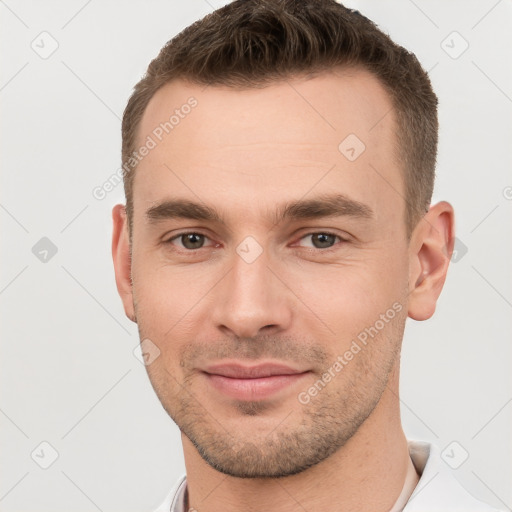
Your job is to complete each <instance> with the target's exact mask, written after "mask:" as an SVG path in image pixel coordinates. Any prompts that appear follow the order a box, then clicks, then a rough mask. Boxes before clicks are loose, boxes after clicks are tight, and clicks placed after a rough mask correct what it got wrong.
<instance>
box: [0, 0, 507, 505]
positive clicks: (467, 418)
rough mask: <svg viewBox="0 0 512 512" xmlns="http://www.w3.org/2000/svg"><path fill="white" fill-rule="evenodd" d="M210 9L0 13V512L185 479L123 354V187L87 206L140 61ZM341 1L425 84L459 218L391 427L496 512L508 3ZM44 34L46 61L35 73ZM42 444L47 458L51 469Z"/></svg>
mask: <svg viewBox="0 0 512 512" xmlns="http://www.w3.org/2000/svg"><path fill="white" fill-rule="evenodd" d="M223 3H226V2H223ZM220 5H221V2H214V1H212V0H209V1H206V0H194V1H187V2H178V1H168V0H167V1H161V0H159V1H156V0H155V1H145V2H143V1H142V0H137V1H121V0H115V1H114V0H107V1H101V2H100V1H99V0H89V1H84V0H72V1H70V0H68V1H63V0H62V1H55V0H54V1H45V2H36V1H31V2H29V1H18V2H16V1H14V0H5V1H0V13H1V29H0V34H1V36H0V37H1V44H2V48H3V59H2V67H1V71H2V73H1V78H0V88H1V93H0V98H1V101H2V124H1V130H2V132H1V142H2V151H1V162H2V174H1V183H0V222H1V229H2V243H1V258H2V265H1V266H0V307H1V312H2V319H1V321H2V323H1V325H2V338H1V342H2V347H1V350H2V354H1V374H0V379H1V382H0V384H1V388H0V389H1V394H0V429H1V450H2V452H1V457H2V464H1V466H0V471H1V473H0V510H1V511H5V512H7V511H9V512H14V511H24V512H36V511H37V512H40V511H52V512H58V511H69V510H72V511H74V512H79V511H91V510H101V511H105V512H106V511H120V510H123V511H134V512H135V511H137V512H140V511H143V510H151V509H152V508H154V507H156V506H157V505H158V504H159V503H160V502H161V500H162V498H163V497H164V495H165V494H166V493H167V492H168V491H169V489H170V488H171V486H172V485H174V482H175V480H176V479H177V478H178V476H179V475H181V474H182V473H183V471H184V465H183V457H182V451H181V444H180V437H179V431H178V429H177V427H176V426H175V425H174V423H173V422H172V421H171V420H170V418H169V417H168V416H167V415H166V413H165V412H164V410H163V409H162V408H161V406H160V403H159V402H158V400H157V398H156V396H155V395H154V392H153V390H152V388H151V385H150V383H149V380H148V378H147V376H146V371H145V368H144V367H143V365H142V364H141V363H140V362H139V361H138V360H137V359H136V357H135V356H134V354H133V350H134V348H135V347H136V345H137V343H138V335H137V330H136V326H135V325H134V324H132V323H131V322H130V321H129V320H127V319H126V318H125V316H124V313H123V309H122V306H121V301H120V299H119V297H118V295H117V291H116V288H115V282H114V273H113V267H112V261H111V254H110V243H111V240H110V238H111V209H112V206H113V205H114V204H116V203H118V202H123V201H124V197H123V190H122V186H121V185H120V186H118V187H116V188H115V189H114V190H113V191H112V192H111V193H110V194H109V195H108V196H107V197H106V198H105V199H103V200H102V201H100V200H97V199H95V198H94V197H93V195H92V190H93V188H94V187H96V186H98V185H101V184H102V183H103V182H104V181H105V180H107V179H108V178H109V177H110V176H111V175H112V174H113V173H115V171H116V170H117V169H118V167H119V162H120V117H121V115H122V111H123V109H124V106H125V104H126V101H127V98H128V96H129V94H130V91H131V88H132V86H133V85H134V84H135V83H136V81H137V80H138V79H139V78H140V77H141V76H142V74H143V72H144V71H145V69H146V66H147V64H148V63H149V61H150V59H151V58H153V57H154V56H155V55H156V54H157V52H158V50H159V49H160V47H161V46H162V45H163V44H164V43H165V42H166V41H167V40H168V39H170V38H171V37H172V36H173V35H175V34H176V33H177V32H178V31H180V30H181V29H182V28H184V27H185V26H186V25H188V24H190V23H191V22H193V21H195V20H196V19H198V18H200V17H202V16H203V15H205V14H207V13H208V12H210V11H211V10H212V8H213V7H218V6H220ZM349 5H350V6H353V7H355V8H358V9H360V10H361V12H363V13H364V14H366V15H367V16H368V17H370V18H371V19H373V20H375V21H376V22H377V23H378V24H379V25H380V26H381V27H382V28H383V29H384V30H385V31H387V32H389V33H390V35H391V36H392V37H393V38H394V39H395V40H396V41H397V42H399V43H401V44H403V45H404V46H406V47H407V48H409V49H410V50H412V51H414V52H415V53H416V54H417V56H418V58H419V59H420V61H421V62H422V63H423V65H424V67H425V68H426V69H427V70H430V75H431V78H432V81H433V84H434V88H435V90H436V92H437V94H438V96H439V99H440V122H441V133H440V153H439V165H438V175H439V177H438V181H437V188H436V192H435V198H434V199H435V201H437V200H440V199H447V200H449V201H451V202H452V204H453V205H454V207H455V209H456V212H457V236H458V238H459V240H460V243H459V252H458V256H457V259H456V261H454V263H453V265H452V267H451V269H450V271H449V275H448V280H447V283H446V286H445V290H444V293H443V295H442V297H441V299H440V301H439V305H438V309H437V312H436V315H435V317H434V318H433V319H432V320H430V321H428V322H422V323H417V322H414V321H412V320H410V321H409V323H408V326H407V329H406V336H405V342H404V343H405V345H404V350H403V365H402V366H403V370H402V375H403V376H402V382H401V394H402V400H403V402H402V405H403V408H402V412H403V423H404V428H405V430H406V433H407V435H408V436H409V437H411V438H417V439H425V440H431V441H433V442H435V443H436V444H438V445H439V447H440V448H441V449H442V450H443V449H444V448H445V447H447V446H449V445H450V443H452V442H453V441H456V443H457V444H455V445H451V446H450V447H449V449H448V451H447V452H446V453H448V455H449V456H450V457H449V458H448V459H447V460H450V461H451V463H452V464H454V462H453V461H455V462H457V461H460V460H462V458H463V457H464V455H465V452H466V451H467V453H468V454H469V458H468V459H467V461H465V462H464V463H463V464H462V465H461V466H460V467H459V468H458V469H456V470H453V471H454V473H455V475H456V477H457V478H458V479H460V480H461V481H462V482H463V483H464V484H465V485H466V487H467V488H468V489H470V490H471V492H472V493H473V494H474V495H476V496H478V497H481V498H483V499H485V500H487V501H489V502H491V503H493V504H495V505H496V506H500V507H502V508H503V507H507V508H509V507H511V506H512V489H511V486H510V481H511V476H512V467H511V465H512V464H511V460H512V457H511V455H512V438H511V436H510V430H511V429H510V427H511V424H512V405H511V401H512V386H511V380H512V377H511V373H512V372H511V371H510V366H511V361H512V357H511V356H512V354H511V352H512V349H511V344H510V332H511V325H510V318H511V308H512V290H511V286H510V284H511V282H512V279H511V277H512V276H511V273H512V266H511V265H510V261H511V259H512V258H511V256H512V254H511V253H512V250H511V249H512V247H511V240H510V233H511V230H510V227H511V226H510V224H511V222H510V218H511V210H512V200H511V199H512V188H511V187H512V176H511V173H510V164H511V154H510V147H511V141H512V116H511V113H512V99H511V97H512V68H511V66H510V62H511V57H512V52H511V48H512V35H511V34H512V32H511V31H510V26H511V23H512V3H511V2H510V0H502V1H496V0H481V1H467V0H464V1H462V0H460V1H451V2H448V1H441V0H437V1H426V0H423V1H420V0H415V1H412V0H396V1H379V2H377V1H370V0H366V1H355V0H354V1H351V2H349ZM43 31H46V32H48V33H49V34H51V36H47V35H43V36H40V34H41V32H43ZM454 31H456V32H457V33H458V35H457V34H453V32H454ZM52 38H53V39H54V40H55V41H57V43H58V49H57V50H56V51H55V52H54V53H53V54H52V55H51V56H49V57H48V58H46V59H43V58H42V57H41V56H40V54H41V53H43V52H44V51H46V52H48V51H49V50H50V49H51V47H52V46H51V45H52V44H55V43H53V42H52ZM462 38H463V39H462ZM443 41H444V42H443ZM464 41H467V43H468V44H469V47H468V49H467V50H466V51H465V52H464V53H462V54H461V55H459V53H460V52H461V50H463V49H464V47H465V42H464ZM31 44H32V45H33V46H34V47H35V48H36V49H37V51H35V50H34V49H33V48H32V47H31ZM37 52H39V53H37ZM44 56H46V55H44ZM454 57H457V58H454ZM42 237H47V238H49V239H50V240H51V241H52V243H53V244H55V246H56V247H57V249H58V252H57V253H56V254H55V255H54V256H53V257H51V252H50V253H48V256H47V257H46V258H47V260H48V261H46V262H44V261H40V259H39V258H38V257H36V255H35V254H34V253H33V251H32V248H33V247H34V246H35V245H36V243H38V241H39V240H40V239H41V238H42ZM41 243H43V242H41ZM462 244H463V245H462ZM37 247H38V246H37ZM465 248H466V249H467V252H465ZM40 250H44V248H43V249H41V248H40V247H38V250H36V251H35V252H36V253H38V251H40ZM39 257H44V252H43V253H42V254H39ZM43 441H46V442H48V443H50V444H51V445H52V446H53V447H54V449H55V450H56V451H57V452H58V459H57V460H56V461H55V462H54V463H53V464H52V465H51V466H50V467H49V468H48V469H42V468H41V467H40V464H43V465H44V464H45V463H49V462H51V455H52V450H51V449H50V448H49V447H48V446H47V445H42V446H41V445H40V443H41V442H43ZM31 454H33V455H32V456H31Z"/></svg>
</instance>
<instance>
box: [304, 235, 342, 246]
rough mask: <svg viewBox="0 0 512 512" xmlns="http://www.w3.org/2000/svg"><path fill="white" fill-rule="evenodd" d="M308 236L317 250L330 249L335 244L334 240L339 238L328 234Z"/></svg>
mask: <svg viewBox="0 0 512 512" xmlns="http://www.w3.org/2000/svg"><path fill="white" fill-rule="evenodd" d="M308 236H310V237H311V242H312V244H313V246H314V247H315V248H317V249H326V248H329V247H332V246H333V245H334V244H335V243H336V239H337V238H339V237H338V236H336V235H331V234H330V233H313V234H311V235H308Z"/></svg>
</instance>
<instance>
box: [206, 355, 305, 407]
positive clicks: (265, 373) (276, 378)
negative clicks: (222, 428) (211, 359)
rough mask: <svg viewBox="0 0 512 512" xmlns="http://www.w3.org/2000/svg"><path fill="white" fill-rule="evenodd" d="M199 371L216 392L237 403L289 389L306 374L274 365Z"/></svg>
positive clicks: (218, 367)
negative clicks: (235, 400) (233, 399)
mask: <svg viewBox="0 0 512 512" xmlns="http://www.w3.org/2000/svg"><path fill="white" fill-rule="evenodd" d="M202 371H203V374H204V375H205V376H206V378H207V379H208V382H209V384H210V385H211V386H212V387H213V388H214V389H216V390H217V391H219V392H220V393H222V394H224V395H227V396H229V397H231V398H235V399H237V400H252V401H254V400H263V399H265V398H269V397H270V396H272V395H274V394H276V393H278V392H279V391H282V390H285V389H286V388H290V387H291V386H292V385H294V384H296V383H297V382H298V381H300V380H302V379H303V378H304V377H305V376H306V375H307V374H309V373H310V371H309V370H306V371H304V370H301V369H295V368H291V367H289V366H286V365H283V364H274V363H267V364H260V365H257V366H245V365H241V364H219V365H213V366H210V367H208V368H206V369H204V370H202Z"/></svg>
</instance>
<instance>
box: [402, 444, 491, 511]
mask: <svg viewBox="0 0 512 512" xmlns="http://www.w3.org/2000/svg"><path fill="white" fill-rule="evenodd" d="M409 453H410V455H411V459H412V461H413V463H414V466H415V467H416V471H417V472H418V474H419V475H420V480H419V482H418V485H417V486H416V489H415V490H414V492H413V493H412V495H411V497H410V498H409V501H408V503H407V505H406V507H405V508H404V511H403V512H426V511H428V512H463V511H464V512H500V511H499V510H498V509H496V508H493V507H491V506H490V505H487V504H486V503H483V502H482V501H480V500H478V499H476V498H475V497H474V496H472V495H471V494H470V493H469V492H468V491H467V490H466V489H465V488H464V487H463V486H462V484H461V483H460V482H459V481H458V480H457V479H456V478H455V477H454V476H453V472H452V470H451V469H450V468H449V467H448V466H447V465H446V463H445V462H444V461H443V459H442V458H441V453H440V450H439V448H438V447H437V446H435V445H433V444H430V443H426V442H422V441H409Z"/></svg>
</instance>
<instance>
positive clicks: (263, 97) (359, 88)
mask: <svg viewBox="0 0 512 512" xmlns="http://www.w3.org/2000/svg"><path fill="white" fill-rule="evenodd" d="M149 140H151V141H152V142H151V143H150V144H147V143H148V141H149ZM144 144H146V145H148V146H149V145H151V146H152V148H151V149H150V150H149V151H148V152H147V154H146V155H145V156H144V158H143V159H142V160H141V161H140V162H139V164H138V166H137V171H136V174H135V180H134V181H135V183H134V208H135V210H137V204H139V206H140V207H142V208H144V209H145V208H147V207H148V206H150V205H151V204H154V203H155V202H158V201H159V200H161V199H162V198H163V197H164V196H165V194H166V193H169V194H172V195H176V194H178V195H179V194H182V195H185V196H188V197H190V198H192V196H194V195H195V196H196V197H195V199H197V198H200V199H203V198H208V197H209V196H213V195H214V196H215V197H216V199H217V201H218V202H219V203H223V204H224V205H226V204H228V203H229V202H231V203H233V204H235V203H236V202H237V201H238V206H240V207H242V206H243V205H245V206H246V207H247V208H249V205H252V206H254V204H256V203H258V204H262V203H265V202H267V203H273V202H275V200H276V198H277V194H279V195H280V197H282V198H283V199H284V200H286V199H294V198H296V197H297V196H298V195H304V194H306V193H308V190H313V189H316V191H318V192H320V193H322V192H327V191H332V190H333V189H335V190H337V191H339V192H341V193H344V194H349V195H352V196H353V197H354V199H356V200H361V201H363V202H366V203H368V202H369V203H373V204H372V207H375V208H374V209H375V210H376V211H377V212H378V211H379V207H383V205H384V203H385V202H386V201H388V202H389V201H395V203H397V199H399V198H400V196H403V194H402V191H403V189H404V187H403V184H402V177H401V172H400V170H399V166H398V162H397V159H396V155H397V152H396V136H395V118H394V112H393V108H392V103H391V100H390V98H389V96H388V94H387V93H386V91H385V90H384V88H383V87H382V86H381V85H380V83H379V82H378V80H377V79H376V78H375V77H374V76H373V75H372V74H370V73H369V72H367V71H364V70H360V69H340V70H337V71H335V72H329V73H324V74H321V75H318V76H316V77H315V78H301V77H296V78H293V79H289V80H286V81H281V82H277V83H274V84H271V85H267V86H265V87H261V88H253V89H235V88H230V87H225V86H206V87H205V86H200V85H197V84H191V83H187V82H184V81H181V80H177V81H173V82H171V83H169V84H167V85H165V86H164V87H162V88H161V89H160V90H159V91H157V93H156V94H155V95H154V97H153V98H152V99H151V101H150V103H149V104H148V107H147V108H146V111H145V113H144V116H143V118H142V120H141V123H140V126H139V130H138V137H137V147H140V146H142V145H144ZM384 189H385V190H384ZM379 195H380V196H381V198H380V199H381V200H380V203H381V204H380V206H379V198H378V196H379ZM265 206H266V207H268V204H266V205H265Z"/></svg>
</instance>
